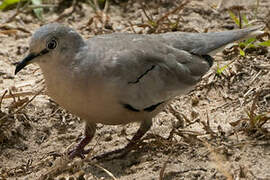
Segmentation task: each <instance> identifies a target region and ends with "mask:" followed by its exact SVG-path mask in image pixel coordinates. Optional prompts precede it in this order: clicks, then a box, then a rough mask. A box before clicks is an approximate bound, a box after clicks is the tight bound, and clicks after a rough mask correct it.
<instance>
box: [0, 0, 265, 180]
mask: <svg viewBox="0 0 270 180" xmlns="http://www.w3.org/2000/svg"><path fill="white" fill-rule="evenodd" d="M139 2H140V1H134V0H133V1H131V0H130V1H128V2H126V3H120V4H111V5H110V6H109V9H108V11H107V13H106V15H107V17H106V15H105V13H103V14H102V13H101V12H98V13H96V12H94V10H93V9H92V8H91V7H90V6H89V5H88V4H85V3H82V2H78V5H76V6H75V9H74V10H75V11H74V12H73V13H72V14H69V15H68V16H64V14H68V13H69V12H72V7H69V6H68V3H67V4H66V5H65V4H62V5H61V8H60V7H59V9H62V10H61V11H60V10H59V11H50V12H48V11H46V12H45V13H44V20H43V21H41V20H38V19H37V18H35V17H34V16H33V14H32V13H31V12H30V13H29V12H28V13H19V14H17V15H16V16H15V17H14V18H12V19H11V18H10V17H12V16H13V15H14V14H15V13H16V10H10V11H7V12H0V22H1V24H0V92H1V94H0V97H4V98H3V100H2V103H1V109H0V179H61V180H62V179H63V180H64V179H69V180H71V179H80V180H82V179H100V180H101V179H114V178H115V179H123V180H126V179H140V180H144V179H145V180H150V179H164V180H176V179H177V180H179V179H194V180H195V179H270V170H269V169H270V146H269V145H270V142H269V140H270V133H269V127H270V123H269V121H268V119H269V118H270V114H269V112H270V111H269V106H270V98H269V97H270V96H269V92H270V86H269V79H270V73H269V69H270V63H269V61H270V53H269V52H268V50H269V49H267V48H262V47H259V48H257V49H255V50H254V49H253V50H252V49H247V50H246V55H245V56H244V57H241V56H240V55H239V52H238V49H237V47H236V48H235V47H231V48H230V49H227V50H225V51H223V52H220V53H218V54H217V55H216V56H215V59H216V62H215V65H214V66H213V68H212V69H211V70H210V72H209V73H208V74H207V75H205V77H204V78H203V79H202V81H201V82H200V83H199V84H198V85H197V86H196V88H195V89H194V90H193V91H192V92H190V93H189V94H188V95H185V96H181V97H177V98H175V99H174V100H173V101H172V103H171V104H170V105H169V106H168V107H166V108H165V109H164V111H162V112H161V113H160V114H159V115H158V116H157V117H156V118H155V120H154V125H153V127H152V128H151V130H150V131H149V132H148V133H147V135H146V136H145V137H144V138H143V140H142V141H141V142H140V144H139V146H138V148H137V149H136V150H133V151H132V152H130V153H129V154H128V155H127V156H125V157H124V158H121V159H110V160H99V161H94V160H91V157H93V156H94V155H98V154H103V153H105V152H108V151H112V150H114V149H119V148H121V147H123V146H124V145H125V144H126V143H127V142H128V140H127V138H131V137H132V135H133V134H134V133H135V132H136V129H137V128H138V124H127V125H122V126H105V125H102V124H99V125H98V129H97V133H96V136H95V138H94V140H93V141H92V142H91V143H90V144H89V145H88V147H92V148H93V152H91V154H89V156H88V157H87V158H86V159H84V160H80V159H74V160H73V161H69V160H67V159H66V156H65V153H66V152H67V150H68V148H70V146H71V145H72V146H73V145H74V143H76V142H78V140H79V138H80V137H81V136H82V133H83V128H84V126H83V121H81V120H80V119H79V118H78V117H75V116H73V115H71V114H69V113H68V112H67V111H65V110H64V109H62V108H61V107H59V106H58V105H57V104H56V103H55V102H53V100H51V99H50V98H49V97H48V96H46V95H45V94H46V93H44V92H42V93H39V95H38V96H37V97H35V98H34V100H33V101H31V102H30V103H29V104H28V105H27V106H24V105H25V103H27V102H28V100H30V99H31V98H32V97H33V96H34V95H35V94H36V92H37V91H39V90H40V89H42V87H43V81H42V73H41V71H40V70H39V68H38V66H36V65H30V66H28V67H27V68H25V70H23V71H21V72H20V73H19V75H17V76H15V75H14V69H15V65H14V63H16V62H18V61H19V60H21V59H22V58H23V57H24V56H25V55H26V54H27V50H28V42H29V39H30V37H31V34H32V33H33V32H34V31H35V30H36V29H37V28H38V27H39V26H40V25H42V24H45V23H48V22H53V21H59V22H61V23H63V24H66V25H69V26H71V27H73V28H74V29H76V30H77V31H78V32H80V33H81V34H82V36H83V37H85V38H89V37H92V36H94V35H96V34H102V33H112V32H133V31H135V32H136V33H161V32H167V31H172V30H177V31H188V32H211V31H222V30H229V29H236V28H237V25H236V24H235V23H234V21H233V20H232V19H231V18H230V16H229V13H228V9H229V8H232V7H236V6H235V4H234V1H225V2H224V3H223V4H220V6H219V4H218V1H210V0H208V1H207V0H192V1H191V2H189V3H188V4H186V5H185V6H183V7H182V8H179V11H176V12H173V13H171V14H169V15H168V17H167V18H164V19H163V20H162V21H161V22H160V24H159V26H158V27H157V28H153V27H151V26H150V23H148V20H147V17H146V16H145V14H144V13H143V10H142V9H145V11H146V13H147V14H148V16H152V18H153V19H154V21H156V20H157V19H159V18H161V17H162V16H163V17H165V16H164V15H165V14H166V13H168V12H171V11H173V10H174V9H175V8H176V7H177V6H179V5H180V4H181V3H183V2H184V1H182V0H176V1H169V0H163V1H161V0H160V1H159V0H155V1H146V0H145V1H141V2H144V6H142V5H141V4H140V3H139ZM237 2H238V7H240V8H242V9H243V10H241V14H243V15H246V17H247V19H248V20H249V22H252V21H253V20H254V21H260V22H257V23H255V24H264V25H265V26H266V28H265V30H266V31H269V24H270V19H269V14H270V11H269V9H270V1H269V0H261V1H259V4H256V3H257V1H255V0H249V1H237ZM56 5H58V4H57V3H56ZM142 7H144V8H142ZM168 19H169V20H168ZM8 20H10V22H7V21H8ZM5 22H7V23H5ZM262 38H263V39H264V40H268V39H269V37H267V35H266V36H264V37H262ZM229 63H230V65H229V66H228V68H226V69H225V70H224V71H223V72H222V73H221V74H220V75H217V74H216V72H217V68H218V66H219V67H222V66H224V65H227V64H229ZM6 89H8V90H9V92H8V93H7V94H5V96H3V95H4V92H5V90H6ZM10 92H11V93H10ZM12 94H13V96H16V95H19V98H18V97H16V98H13V96H12ZM23 94H28V96H24V95H23ZM18 109H19V111H17V110H18Z"/></svg>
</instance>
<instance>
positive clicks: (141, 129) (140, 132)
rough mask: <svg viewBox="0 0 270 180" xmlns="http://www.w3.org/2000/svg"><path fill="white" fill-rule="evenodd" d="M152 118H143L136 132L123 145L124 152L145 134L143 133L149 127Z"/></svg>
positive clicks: (129, 149)
mask: <svg viewBox="0 0 270 180" xmlns="http://www.w3.org/2000/svg"><path fill="white" fill-rule="evenodd" d="M151 126H152V119H148V120H144V121H143V122H142V123H141V125H140V127H139V129H138V130H137V132H136V134H135V135H134V136H133V137H132V139H131V140H130V141H129V143H128V144H127V145H126V146H125V147H124V149H126V151H127V152H126V153H128V152H129V151H131V150H132V148H133V147H134V146H135V145H136V144H137V143H138V142H139V141H140V139H141V138H142V137H143V136H144V135H145V133H146V132H147V131H148V130H149V129H150V128H151Z"/></svg>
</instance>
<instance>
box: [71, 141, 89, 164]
mask: <svg viewBox="0 0 270 180" xmlns="http://www.w3.org/2000/svg"><path fill="white" fill-rule="evenodd" d="M91 139H92V137H91V136H85V137H83V138H82V140H81V141H80V142H79V143H78V144H77V146H75V148H74V149H72V150H71V151H69V152H68V156H69V158H70V159H73V158H75V157H80V158H81V159H84V158H85V154H88V153H89V152H90V151H91V150H90V149H88V150H84V147H85V146H86V145H87V144H88V143H89V142H90V141H91Z"/></svg>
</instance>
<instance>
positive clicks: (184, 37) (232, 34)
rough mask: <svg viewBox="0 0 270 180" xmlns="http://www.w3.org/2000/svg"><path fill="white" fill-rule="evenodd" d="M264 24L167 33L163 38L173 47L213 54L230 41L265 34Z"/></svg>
mask: <svg viewBox="0 0 270 180" xmlns="http://www.w3.org/2000/svg"><path fill="white" fill-rule="evenodd" d="M263 28H264V26H253V27H249V28H245V29H238V30H231V31H223V32H209V33H185V32H176V33H165V34H162V35H161V36H162V38H163V40H164V41H165V42H166V43H168V44H171V45H172V46H173V47H175V48H177V49H181V50H185V51H188V52H191V53H193V54H197V55H206V54H210V55H213V53H215V52H216V51H217V50H220V49H221V48H224V46H226V45H227V44H229V43H232V42H235V41H239V40H243V39H247V38H250V37H254V36H258V35H260V34H263V33H264V32H263V31H262V29H263Z"/></svg>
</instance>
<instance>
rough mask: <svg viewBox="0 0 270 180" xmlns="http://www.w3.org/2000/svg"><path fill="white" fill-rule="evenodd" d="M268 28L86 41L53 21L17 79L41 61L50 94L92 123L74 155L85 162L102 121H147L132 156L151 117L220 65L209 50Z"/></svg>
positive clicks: (19, 66) (117, 36) (35, 40)
mask: <svg viewBox="0 0 270 180" xmlns="http://www.w3.org/2000/svg"><path fill="white" fill-rule="evenodd" d="M261 28H262V27H250V28H247V29H240V30H232V31H225V32H209V33H187V32H168V33H163V34H149V35H143V34H130V33H113V34H105V35H98V36H95V37H92V38H90V39H88V40H84V39H83V38H82V37H81V36H80V35H79V34H78V33H77V32H76V31H75V30H73V29H72V28H69V27H66V26H64V25H61V24H57V23H52V24H47V25H44V26H42V27H40V28H39V29H38V30H37V31H36V32H35V33H34V34H33V36H32V38H31V41H30V48H29V54H28V55H27V56H26V57H25V58H24V59H23V60H22V61H21V62H19V63H18V64H17V66H16V70H15V74H16V73H18V72H19V71H20V70H21V69H23V68H24V67H25V66H26V65H28V64H30V63H37V64H38V65H39V66H40V68H41V70H42V72H43V75H44V78H45V84H46V87H47V91H48V95H49V96H50V97H51V98H53V99H54V100H55V101H56V102H57V103H58V104H59V105H60V106H62V107H64V108H65V109H67V110H68V111H70V112H71V113H73V114H75V115H77V116H79V117H80V118H81V119H84V120H85V122H86V123H85V124H86V126H85V132H84V137H83V138H82V139H81V141H80V142H79V143H78V144H77V145H76V146H75V147H74V149H72V150H71V151H70V152H69V157H70V158H74V157H76V156H78V157H81V158H84V155H85V154H87V153H88V152H89V151H90V150H85V149H84V148H85V146H86V145H87V144H88V143H89V142H90V141H91V139H92V138H93V137H94V134H95V131H96V124H97V123H102V124H105V125H119V124H127V123H131V122H140V127H139V129H138V131H137V132H136V134H135V135H134V136H133V138H132V139H131V140H130V142H129V143H128V144H127V145H126V147H125V148H124V149H125V152H129V151H130V150H131V149H132V147H134V145H136V143H137V142H138V141H139V140H140V138H141V137H142V136H143V135H144V134H145V133H146V132H147V131H148V130H149V129H150V128H151V125H152V118H153V117H155V116H156V115H157V114H158V113H159V112H160V111H161V110H162V108H163V107H164V106H165V105H166V103H168V102H169V101H170V100H171V99H172V98H174V97H175V96H178V95H183V94H186V93H188V92H189V91H190V90H192V89H193V88H194V86H195V85H196V84H197V83H198V82H199V81H200V79H201V78H202V76H203V75H204V74H205V73H207V72H208V70H209V69H210V68H211V66H212V64H213V58H212V57H211V56H210V53H213V52H214V51H215V50H217V49H220V48H222V47H224V46H225V45H226V44H228V43H231V42H234V41H237V40H240V39H243V38H247V37H251V36H256V35H259V34H261V33H262V31H260V30H261Z"/></svg>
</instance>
